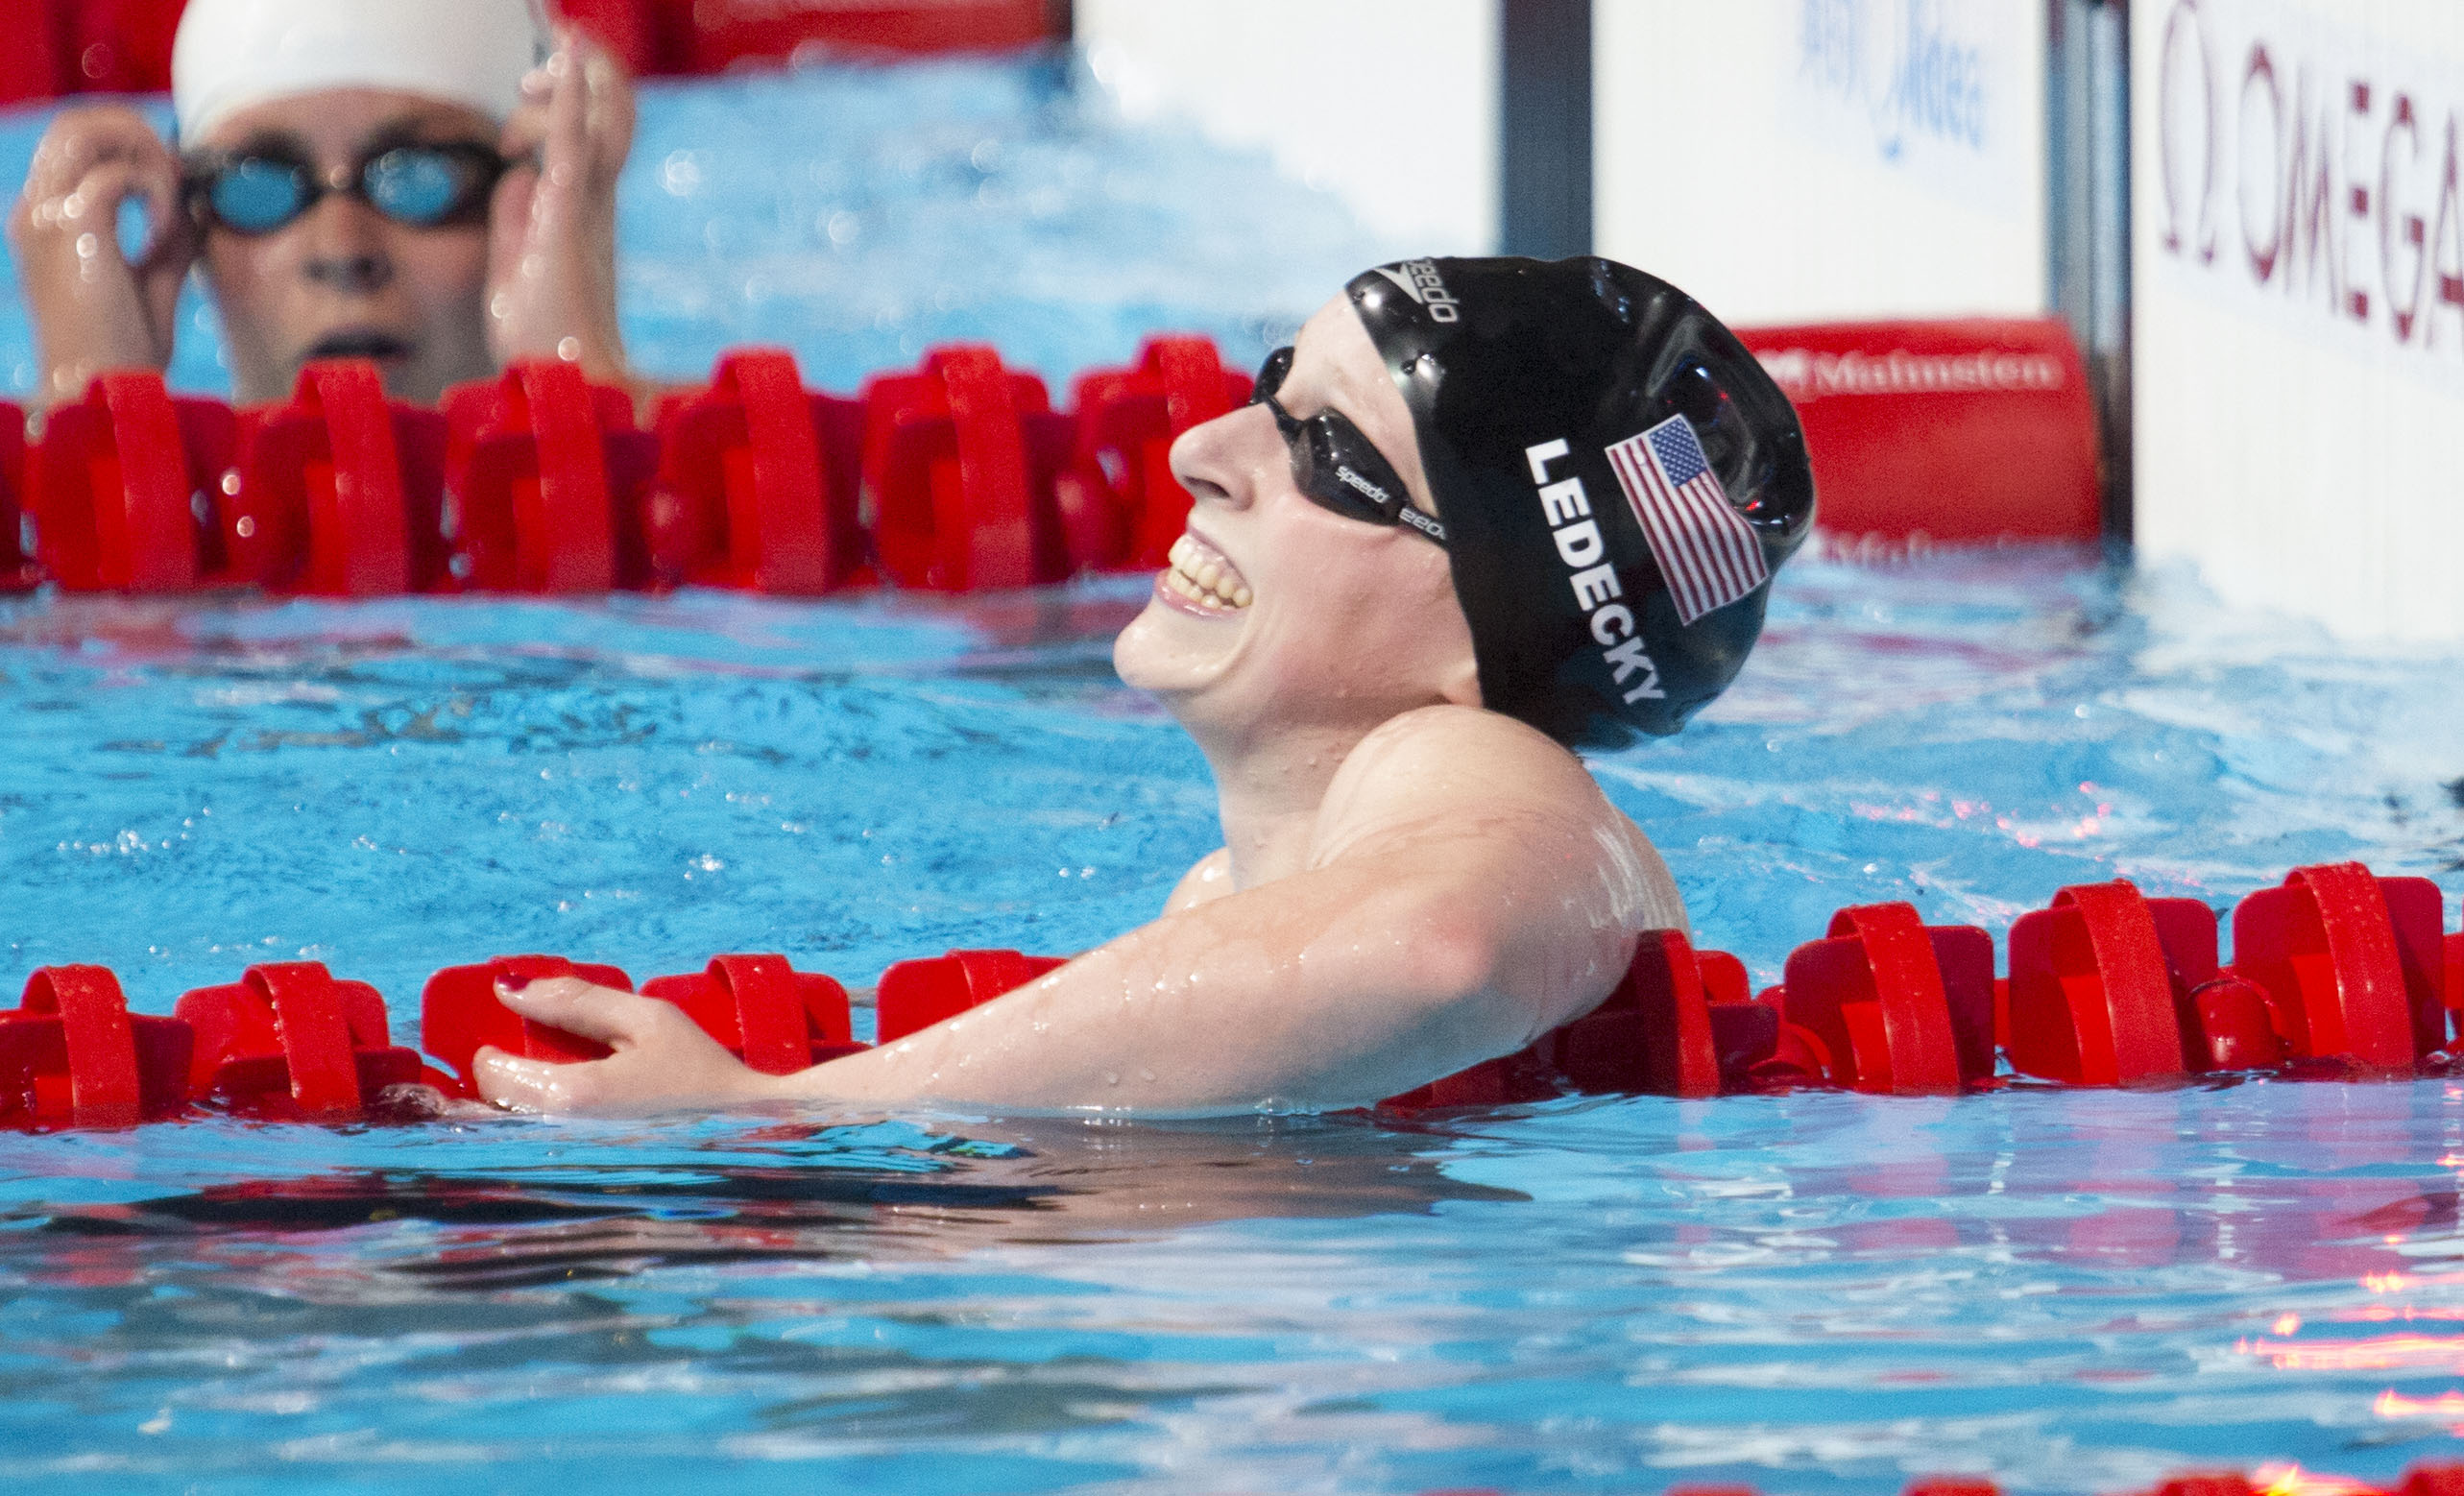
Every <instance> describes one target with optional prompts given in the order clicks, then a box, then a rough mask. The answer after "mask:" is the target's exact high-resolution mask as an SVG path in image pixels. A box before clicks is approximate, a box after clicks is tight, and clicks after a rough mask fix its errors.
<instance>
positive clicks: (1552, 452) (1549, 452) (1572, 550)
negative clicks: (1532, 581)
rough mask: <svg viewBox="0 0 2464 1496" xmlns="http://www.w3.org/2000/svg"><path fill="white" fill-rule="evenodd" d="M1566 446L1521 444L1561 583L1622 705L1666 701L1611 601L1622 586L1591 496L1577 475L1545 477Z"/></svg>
mask: <svg viewBox="0 0 2464 1496" xmlns="http://www.w3.org/2000/svg"><path fill="white" fill-rule="evenodd" d="M1568 450H1570V448H1568V447H1567V446H1566V444H1565V441H1564V439H1563V438H1559V439H1558V440H1557V441H1554V442H1541V443H1538V444H1537V445H1535V446H1527V447H1525V448H1523V460H1524V461H1525V462H1528V463H1530V464H1531V465H1532V481H1533V482H1534V483H1535V484H1537V485H1539V490H1540V514H1541V516H1542V518H1544V519H1547V520H1548V522H1549V539H1550V540H1552V541H1555V542H1556V543H1557V547H1558V560H1559V561H1561V562H1563V563H1564V564H1565V568H1566V585H1567V586H1569V587H1571V588H1573V589H1574V601H1575V606H1577V607H1579V608H1581V609H1582V613H1583V618H1584V620H1585V621H1586V622H1588V623H1589V624H1590V625H1591V638H1592V641H1593V642H1595V643H1597V644H1599V645H1600V663H1601V664H1602V665H1603V666H1605V667H1606V669H1607V670H1608V672H1609V674H1610V676H1611V677H1612V678H1613V679H1614V680H1615V682H1616V684H1617V686H1618V687H1619V688H1621V689H1622V690H1623V691H1624V694H1625V698H1626V704H1627V705H1628V706H1632V705H1633V704H1634V703H1635V702H1638V701H1666V700H1667V699H1668V692H1666V691H1664V690H1662V689H1660V685H1659V666H1658V665H1657V664H1654V663H1653V661H1652V657H1651V656H1650V655H1649V654H1647V653H1645V652H1644V649H1643V641H1642V639H1641V638H1640V637H1639V636H1637V635H1636V633H1635V632H1634V630H1635V623H1634V610H1633V609H1631V608H1629V607H1627V606H1626V605H1625V604H1624V603H1621V602H1618V601H1615V599H1616V598H1618V597H1620V596H1622V595H1624V593H1625V588H1624V587H1622V586H1621V585H1619V583H1618V581H1617V567H1615V566H1614V565H1613V564H1611V563H1610V562H1609V560H1608V541H1607V538H1606V537H1605V536H1603V535H1602V534H1601V533H1600V521H1599V520H1597V519H1592V518H1591V496H1590V495H1587V494H1585V493H1583V491H1582V478H1580V477H1567V478H1561V479H1559V480H1558V481H1557V482H1555V483H1552V482H1550V481H1549V464H1551V463H1553V462H1556V461H1557V460H1558V459H1559V458H1561V457H1563V456H1565V454H1566V453H1567V451H1568ZM1637 675H1639V676H1641V677H1642V679H1641V680H1639V681H1635V683H1634V684H1633V686H1631V688H1629V687H1627V686H1626V682H1627V681H1629V680H1631V679H1632V678H1633V677H1635V676H1637Z"/></svg>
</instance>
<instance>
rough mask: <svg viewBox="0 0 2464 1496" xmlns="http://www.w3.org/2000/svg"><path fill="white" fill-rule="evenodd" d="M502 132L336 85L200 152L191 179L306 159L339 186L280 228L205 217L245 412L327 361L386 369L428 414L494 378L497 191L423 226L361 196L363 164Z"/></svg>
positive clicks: (219, 135)
mask: <svg viewBox="0 0 2464 1496" xmlns="http://www.w3.org/2000/svg"><path fill="white" fill-rule="evenodd" d="M497 137H498V129H497V126H496V124H495V122H494V121H493V120H491V119H489V118H488V117H487V116H486V115H484V114H482V113H480V112H479V111H478V110H476V109H471V108H469V107H467V106H463V105H457V104H449V103H445V102H443V101H440V100H436V99H430V98H425V97H423V96H421V95H419V94H414V93H404V92H398V91H394V90H389V89H379V88H335V89H326V90H323V91H319V92H315V93H305V94H300V95H296V96H293V97H290V98H283V99H276V100H270V101H267V102H265V103H262V104H257V105H253V106H250V107H249V108H246V109H240V110H238V111H237V112H235V113H233V114H231V115H230V116H229V118H227V119H224V120H222V121H220V122H219V123H217V124H216V125H215V126H214V127H213V129H212V131H211V132H210V133H208V134H207V135H206V137H205V139H204V140H201V141H196V142H192V143H191V149H190V151H189V157H188V159H189V165H190V169H191V171H192V173H193V172H194V171H196V170H197V169H198V168H200V167H205V166H210V165H212V164H214V163H217V162H220V161H227V160H229V159H231V158H233V157H242V156H255V157H265V158H271V159H280V160H289V161H296V162H298V163H300V164H302V165H303V166H305V167H306V168H307V169H308V171H309V174H310V175H311V177H312V178H313V180H314V181H316V182H318V183H319V184H322V185H324V186H325V187H326V188H327V189H328V190H327V191H326V193H325V195H324V196H323V197H321V198H319V199H317V200H316V202H315V203H314V204H313V205H310V206H309V207H308V209H307V210H306V211H305V212H304V213H302V214H301V215H300V216H299V217H297V218H295V219H293V220H291V221H290V222H289V223H287V224H284V225H282V226H281V227H279V228H276V229H271V230H270V231H267V232H263V233H247V232H242V231H239V230H237V229H232V228H229V227H227V226H225V225H224V224H221V223H218V222H215V221H214V220H213V219H212V218H211V217H210V216H209V217H208V218H207V220H206V223H205V229H204V234H203V248H202V253H201V254H200V264H201V265H202V267H203V269H204V271H205V280H206V284H207V286H208V288H209V289H210V290H211V292H212V293H213V297H214V301H215V304H216V306H217V307H218V309H219V310H220V312H221V314H222V321H223V329H224V336H225V341H226V343H227V344H228V346H229V350H230V358H231V375H232V381H233V385H234V389H235V394H236V395H237V397H238V398H239V399H240V400H241V401H242V402H244V403H253V402H261V401H266V400H274V399H280V398H285V397H287V396H288V395H289V394H290V391H291V387H292V385H293V383H294V381H295V380H296V379H297V378H298V375H299V372H300V369H301V367H302V365H304V364H306V363H308V362H310V361H311V360H314V359H320V358H366V359H370V360H373V361H374V363H375V364H376V366H377V367H378V369H380V370H381V371H382V372H383V374H384V377H385V388H386V391H387V393H388V394H390V395H392V396H393V397H394V398H397V399H403V400H410V401H413V402H417V403H423V404H424V403H433V402H434V401H435V400H436V399H437V398H438V397H439V396H440V395H442V394H443V393H444V391H445V389H446V388H447V386H448V385H452V384H456V383H459V382H462V381H464V380H470V379H479V378H484V377H486V376H488V375H489V374H491V373H492V372H493V371H494V367H495V366H494V364H493V362H492V360H491V358H490V355H489V349H488V336H487V310H488V308H487V284H488V211H487V209H488V199H489V194H488V193H487V192H486V191H484V190H483V191H481V192H480V194H479V196H478V201H477V204H476V206H475V210H473V211H468V212H462V213H457V214H455V215H453V216H452V217H450V218H448V219H447V221H445V222H443V223H440V224H437V225H434V226H432V227H425V228H423V227H417V226H414V225H411V224H406V223H402V222H399V221H397V220H395V219H392V218H389V217H387V216H385V215H384V214H383V213H380V212H378V211H377V210H376V209H375V208H374V207H373V206H371V205H369V204H368V203H367V202H365V201H363V200H362V199H360V198H359V197H358V196H356V195H355V192H356V188H357V185H358V182H359V174H360V169H361V167H362V166H363V164H365V163H366V162H367V161H369V160H370V159H373V158H374V157H378V156H381V155H382V154H383V153H385V152H386V151H388V150H390V149H392V148H394V147H397V146H402V145H442V146H468V147H472V148H476V150H482V151H485V152H487V153H490V154H491V155H493V153H494V152H495V146H496V141H497ZM338 184H339V185H338ZM490 184H491V185H493V180H492V181H491V182H490Z"/></svg>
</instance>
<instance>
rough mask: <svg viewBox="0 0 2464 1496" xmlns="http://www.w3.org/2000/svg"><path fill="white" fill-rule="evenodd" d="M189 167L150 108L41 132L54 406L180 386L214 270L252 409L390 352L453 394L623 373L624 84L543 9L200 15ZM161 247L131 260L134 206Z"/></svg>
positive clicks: (88, 110) (397, 370) (181, 77)
mask: <svg viewBox="0 0 2464 1496" xmlns="http://www.w3.org/2000/svg"><path fill="white" fill-rule="evenodd" d="M172 98H173V105H174V108H175V110H176V112H177V114H178V119H179V127H178V142H177V144H178V155H177V156H175V155H174V151H173V148H172V146H170V145H167V144H166V143H165V142H164V141H163V140H161V139H160V138H159V137H158V136H157V134H156V133H155V132H154V130H153V128H152V127H151V126H149V125H148V124H147V123H146V121H145V119H144V117H143V116H142V115H140V114H138V113H137V112H136V111H135V110H133V109H129V108H127V107H125V106H120V105H99V106H86V107H81V108H77V109H68V110H66V111H64V112H63V113H61V114H60V117H59V119H58V120H57V121H55V122H54V124H53V125H52V128H51V129H50V131H49V132H48V133H46V134H45V135H44V137H43V141H42V144H41V146H40V147H39V148H38V149H37V151H36V156H35V161H34V165H33V168H32V169H31V171H30V172H29V173H28V175H27V179H26V185H25V191H24V194H23V196H22V198H21V199H20V201H19V204H18V206H17V211H16V213H15V214H14V215H13V217H12V220H11V223H10V232H11V238H12V242H13V243H14V245H15V246H16V250H17V254H18V260H19V264H20V266H21V267H22V275H23V277H24V281H25V286H26V297H27V301H28V304H29V308H30V310H31V312H32V315H33V320H34V322H35V326H36V347H37V354H38V358H39V363H40V374H39V381H40V382H39V385H38V388H37V391H36V401H37V402H39V403H45V404H48V403H51V402H55V401H58V400H60V399H66V398H75V397H77V396H78V395H80V394H82V393H83V392H84V390H85V386H86V384H87V383H88V382H89V381H90V380H91V379H92V378H93V376H94V375H95V374H100V373H102V372H104V371H106V370H109V369H115V368H150V369H160V368H162V367H164V366H165V365H166V364H167V363H168V362H169V361H170V358H171V352H172V343H173V338H174V336H175V328H174V321H175V310H176V305H177V302H178V299H179V295H180V287H181V282H182V281H183V280H184V279H185V278H186V277H187V274H188V271H189V269H190V267H191V266H192V265H194V266H197V267H199V268H202V270H203V271H204V274H205V284H206V287H207V289H208V290H209V292H210V293H211V294H212V296H213V299H214V303H215V305H216V307H217V309H218V310H219V311H220V313H221V316H222V321H223V326H224V331H225V337H226V340H227V342H228V344H229V351H230V360H231V376H232V384H233V395H234V398H236V400H237V401H238V402H240V403H254V402H262V401H267V400H274V399H279V398H284V397H286V396H287V395H288V394H289V393H290V390H291V386H292V383H293V381H294V379H295V378H296V377H297V375H298V374H299V371H300V368H301V366H302V365H303V364H305V363H307V362H308V361H310V360H312V359H317V358H331V357H359V358H370V359H374V361H375V362H376V363H377V365H378V366H379V367H380V368H381V369H382V370H383V371H384V374H385V381H386V388H387V390H388V391H389V392H390V393H391V394H393V395H394V396H395V397H396V398H401V399H406V400H412V401H420V402H432V401H434V400H435V399H436V398H437V397H438V396H439V395H440V394H442V393H443V391H444V390H445V389H446V387H447V386H448V385H450V384H454V383H457V382H460V381H463V380H469V379H477V378H484V377H486V376H487V375H489V374H492V373H494V372H495V371H496V370H497V369H499V368H500V367H501V366H502V365H503V364H504V362H505V361H507V360H509V359H513V358H518V357H563V358H567V359H569V360H572V361H575V362H578V363H580V364H581V365H582V366H583V367H584V369H586V370H587V371H588V372H589V373H590V374H592V377H593V378H597V379H601V380H609V381H615V380H621V379H623V378H624V377H625V361H624V348H623V343H622V340H621V338H620V336H619V334H618V332H617V328H616V176H617V173H618V172H619V171H620V170H621V169H622V167H623V165H624V161H625V157H626V156H627V155H628V154H629V152H630V151H631V149H632V139H633V126H634V106H633V91H632V85H631V84H630V82H629V81H628V80H627V79H626V78H625V76H624V73H623V70H622V69H621V68H620V67H618V66H617V65H616V62H615V61H614V60H612V59H611V58H609V57H608V56H607V55H606V54H605V53H604V52H602V51H601V50H599V49H598V48H597V47H596V46H594V45H593V44H592V43H591V42H589V41H588V40H586V39H584V38H583V37H582V36H580V35H579V34H578V33H568V34H566V35H564V36H562V37H558V36H554V35H553V34H551V32H550V31H549V29H548V27H547V25H546V22H545V21H544V19H543V17H542V15H541V12H539V10H538V8H537V5H536V0H191V3H190V5H189V6H188V8H187V11H186V12H185V13H184V14H183V15H182V16H181V23H180V31H179V36H178V40H177V42H176V44H175V47H174V50H173V57H172ZM128 202H136V203H141V204H142V205H144V208H145V215H146V221H147V226H148V233H147V236H146V240H145V243H144V245H143V246H142V248H141V249H140V250H139V251H138V252H137V253H136V254H135V256H134V258H133V260H132V259H130V258H127V257H124V256H123V253H122V251H121V248H120V243H119V240H118V237H117V234H116V231H115V230H116V226H117V223H118V220H119V215H120V211H121V206H122V205H123V204H124V203H128Z"/></svg>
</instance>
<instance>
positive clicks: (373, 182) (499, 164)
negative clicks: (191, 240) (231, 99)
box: [187, 142, 511, 235]
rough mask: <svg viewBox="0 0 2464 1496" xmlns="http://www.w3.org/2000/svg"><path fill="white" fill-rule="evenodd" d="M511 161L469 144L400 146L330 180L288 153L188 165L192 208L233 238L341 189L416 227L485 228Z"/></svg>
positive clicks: (277, 223) (294, 217) (294, 218)
mask: <svg viewBox="0 0 2464 1496" xmlns="http://www.w3.org/2000/svg"><path fill="white" fill-rule="evenodd" d="M510 164H511V163H509V162H508V161H506V159H505V158H504V157H502V156H499V155H497V154H496V152H495V149H494V148H493V147H490V146H484V145H478V144H475V143H471V142H459V143H453V144H446V145H398V146H389V147H387V148H386V149H384V150H382V151H377V152H374V153H373V154H371V155H369V156H366V157H361V158H360V160H359V162H358V163H357V164H356V165H355V166H353V167H352V168H351V169H350V170H348V171H342V172H336V173H334V174H333V175H332V176H331V177H326V176H322V175H320V174H319V173H318V171H317V169H316V168H315V166H314V165H312V164H311V163H309V162H308V161H305V160H302V159H301V158H300V157H296V156H293V155H291V154H289V153H287V152H281V151H272V150H254V151H247V152H242V153H239V154H236V155H230V156H220V157H205V158H203V159H201V160H199V161H197V162H195V163H193V164H192V165H191V166H190V168H189V170H188V177H187V193H188V202H189V210H190V211H191V212H193V213H195V214H196V215H197V216H198V219H199V221H200V222H201V223H206V224H210V225H214V226H217V227H220V228H224V229H229V230H230V231H231V232H233V233H238V234H249V235H256V234H267V233H272V232H274V231H275V230H276V229H282V228H285V227H288V226H289V225H291V224H293V223H296V222H298V221H299V219H300V218H301V217H302V215H304V214H305V213H306V212H307V211H308V210H309V209H310V208H312V207H315V206H316V205H317V204H318V203H319V202H321V201H323V200H324V199H325V198H326V195H327V194H329V193H335V192H340V193H345V194H348V195H349V196H351V197H355V198H357V199H358V200H359V201H361V202H362V203H365V204H367V205H369V206H370V207H372V208H374V209H375V210H376V211H377V212H379V213H381V214H383V215H384V216H385V217H387V218H389V219H391V220H393V221H394V222H395V223H398V224H402V225H406V226H408V227H409V228H413V229H442V228H447V227H458V226H464V225H471V224H480V223H485V222H486V221H487V216H488V197H489V194H490V193H492V192H494V191H495V186H496V180H497V179H498V178H500V177H502V176H503V175H504V174H505V172H506V170H507V169H508V167H509V166H510Z"/></svg>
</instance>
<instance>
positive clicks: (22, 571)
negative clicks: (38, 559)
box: [0, 400, 42, 594]
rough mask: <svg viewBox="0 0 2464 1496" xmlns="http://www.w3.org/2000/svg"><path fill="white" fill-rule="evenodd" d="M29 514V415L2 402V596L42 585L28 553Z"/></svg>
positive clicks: (38, 572)
mask: <svg viewBox="0 0 2464 1496" xmlns="http://www.w3.org/2000/svg"><path fill="white" fill-rule="evenodd" d="M25 514H26V413H25V411H24V410H23V409H21V408H19V407H18V406H15V405H12V404H10V403H8V402H7V401H5V400H0V594H5V593H8V592H22V591H26V590H28V589H29V588H32V587H35V586H36V585H37V584H39V583H40V582H41V581H42V568H41V567H38V566H36V564H35V558H34V557H33V556H32V555H30V554H28V553H27V551H26V549H25V528H26V527H25Z"/></svg>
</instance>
